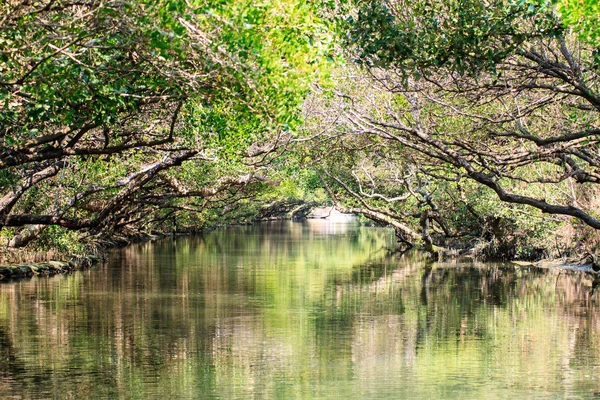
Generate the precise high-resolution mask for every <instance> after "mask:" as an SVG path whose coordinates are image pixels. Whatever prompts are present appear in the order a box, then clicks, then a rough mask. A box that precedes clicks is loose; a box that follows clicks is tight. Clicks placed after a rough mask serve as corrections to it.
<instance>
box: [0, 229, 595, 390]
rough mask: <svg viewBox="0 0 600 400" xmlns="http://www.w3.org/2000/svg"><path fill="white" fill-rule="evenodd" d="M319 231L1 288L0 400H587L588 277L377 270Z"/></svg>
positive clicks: (372, 244) (218, 240)
mask: <svg viewBox="0 0 600 400" xmlns="http://www.w3.org/2000/svg"><path fill="white" fill-rule="evenodd" d="M393 244H394V242H393V235H392V234H391V232H390V231H389V230H386V229H382V228H367V227H359V226H358V225H356V224H355V223H333V222H326V221H322V220H318V221H308V222H306V223H293V222H281V223H271V224H264V225H260V226H252V227H238V228H229V229H221V230H216V231H212V232H209V233H206V234H204V235H203V236H197V237H193V238H179V239H177V240H175V241H173V240H164V241H160V242H156V243H146V244H141V245H135V246H131V247H129V248H126V249H123V250H119V251H115V252H114V254H112V256H111V259H110V262H109V263H107V264H106V265H103V266H99V267H97V268H94V269H92V270H89V271H84V272H78V273H73V274H71V275H67V276H60V277H53V278H34V279H31V280H26V281H21V282H11V283H5V284H1V285H0V398H3V399H4V398H25V399H30V398H48V399H70V398H72V399H86V398H90V399H100V398H125V399H136V398H139V399H150V398H152V399H155V398H158V399H164V400H167V399H176V398H185V399H213V398H219V399H236V398H240V399H249V398H252V399H269V398H275V399H300V398H301V399H320V398H330V399H396V398H408V399H433V398H461V399H464V398H486V399H487V398H507V399H508V398H511V399H512V398H533V397H538V398H586V397H587V398H594V397H598V396H599V395H600V379H599V378H600V376H599V372H600V317H599V316H598V307H599V304H598V294H597V293H595V289H594V285H595V284H594V282H593V280H592V279H591V278H590V277H589V276H586V275H582V274H575V273H566V272H562V273H559V272H558V271H551V270H540V269H534V268H529V269H527V268H521V267H514V266H510V265H504V266H502V265H484V264H477V265H469V264H435V265H430V266H427V265H425V263H423V262H422V261H421V260H420V259H419V257H418V255H412V256H408V257H406V256H405V257H398V256H394V255H393V254H390V252H389V249H390V248H392V247H393Z"/></svg>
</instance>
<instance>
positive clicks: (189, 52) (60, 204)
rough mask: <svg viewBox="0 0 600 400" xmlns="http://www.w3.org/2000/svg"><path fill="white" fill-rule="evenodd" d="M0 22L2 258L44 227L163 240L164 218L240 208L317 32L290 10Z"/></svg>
mask: <svg viewBox="0 0 600 400" xmlns="http://www.w3.org/2000/svg"><path fill="white" fill-rule="evenodd" d="M0 7H1V14H0V15H2V17H1V20H0V59H1V60H2V63H1V64H0V103H1V104H2V109H1V111H2V112H1V113H0V135H1V139H2V143H1V148H0V179H1V182H2V187H3V191H2V194H1V195H2V197H1V198H0V216H1V218H0V223H1V224H2V226H3V227H17V229H16V230H15V229H8V230H7V229H6V228H5V229H4V230H3V231H2V232H3V235H4V236H5V237H6V238H7V239H6V240H8V243H9V244H10V245H11V246H23V245H25V244H27V243H28V242H29V241H30V240H31V239H34V238H37V237H38V236H39V235H40V234H42V233H43V231H44V230H45V229H46V227H47V226H54V227H60V228H61V229H68V230H84V231H86V232H89V233H91V234H93V235H94V234H97V233H102V234H106V233H110V232H119V231H127V230H132V229H133V230H134V231H135V230H139V229H144V230H147V231H149V230H151V229H153V227H156V228H160V227H162V228H160V229H162V230H165V229H167V230H168V229H172V228H174V227H176V226H177V224H178V222H177V220H176V218H177V217H178V216H179V217H180V220H181V222H179V223H180V224H181V223H183V224H189V225H193V226H202V225H203V223H204V221H203V219H206V218H210V214H211V212H212V211H211V210H219V209H223V207H227V206H230V205H231V204H233V203H235V202H236V201H239V200H240V199H243V198H246V197H248V196H252V195H253V194H255V193H256V191H257V190H259V189H260V188H261V187H263V186H264V185H265V184H268V183H269V180H268V179H267V177H265V176H264V174H263V172H262V170H264V169H265V168H266V166H267V165H268V163H269V162H270V160H271V153H273V151H274V149H275V148H276V147H277V145H278V144H280V143H283V142H285V141H286V140H288V136H289V133H290V132H291V131H292V130H293V129H294V128H295V127H296V126H297V125H298V124H299V123H300V119H299V116H300V113H299V112H298V110H299V106H300V105H301V104H302V101H303V98H304V94H305V93H306V91H307V90H308V85H309V84H310V83H312V82H315V81H317V80H318V79H319V77H320V75H321V74H320V73H321V68H322V65H323V61H324V57H326V55H327V54H326V53H327V46H328V44H327V36H328V33H327V31H326V30H325V28H324V24H323V23H322V22H321V21H320V20H319V19H318V18H317V16H316V15H315V13H314V8H313V7H312V6H310V5H307V4H305V3H304V2H301V1H288V2H283V3H267V4H255V3H254V2H251V1H245V0H231V1H224V2H212V1H202V0H198V1H193V2H179V1H168V0H164V1H163V0H156V1H154V0H147V1H146V0H132V1H126V2H116V1H108V2H105V1H97V0H86V1H70V0H65V1H50V0H49V1H43V2H35V3H31V2H17V1H15V2H13V1H9V2H4V3H3V4H2V6H0ZM217 213H218V212H217ZM173 225H174V226H173ZM24 226H25V227H26V228H25V229H21V228H20V227H24ZM169 227H171V228H169ZM56 234H57V232H53V235H52V236H53V237H54V236H56Z"/></svg>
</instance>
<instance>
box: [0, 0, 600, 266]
mask: <svg viewBox="0 0 600 400" xmlns="http://www.w3.org/2000/svg"><path fill="white" fill-rule="evenodd" d="M0 9H1V11H2V13H1V14H0V15H2V17H1V20H0V59H1V60H2V63H1V64H0V104H1V107H2V111H1V112H0V135H1V139H2V143H1V147H0V182H2V185H1V186H2V190H3V191H2V193H1V194H0V196H1V197H0V223H1V225H2V230H1V231H0V232H1V235H2V237H3V238H4V239H5V241H6V243H8V244H9V245H10V246H15V247H18V246H24V245H26V244H27V243H29V242H30V241H31V240H34V239H39V240H40V241H42V242H44V241H46V242H48V243H49V245H50V246H56V245H57V242H56V240H55V239H56V238H64V237H67V238H70V237H75V236H72V235H75V234H74V233H73V232H75V231H78V232H79V233H77V234H76V238H77V240H79V239H81V237H83V236H88V237H90V238H94V237H101V236H102V237H106V236H110V235H115V234H118V235H121V234H122V235H125V236H127V235H131V234H135V232H140V231H145V232H151V231H153V230H157V231H163V232H164V231H174V230H181V229H186V230H190V229H191V230H193V229H197V228H201V227H205V226H208V225H211V224H214V223H222V222H225V221H240V220H245V219H248V218H249V219H251V218H253V217H255V216H260V215H271V214H272V213H271V212H270V211H265V207H267V208H268V207H276V208H277V207H278V208H282V207H283V208H286V207H289V208H294V207H295V209H296V210H298V207H301V206H302V204H304V203H310V204H317V203H319V204H327V203H329V204H331V203H332V204H335V205H336V206H337V207H338V208H339V209H340V210H345V211H347V212H353V213H357V214H361V215H364V216H366V217H367V218H369V219H372V220H375V221H378V222H379V223H382V224H390V225H391V226H393V227H394V228H395V229H396V232H397V236H398V238H399V239H400V240H401V241H402V242H403V243H405V244H407V245H408V246H412V245H414V244H417V243H420V244H423V245H424V247H425V248H426V249H428V250H429V251H431V252H432V253H437V252H439V251H441V250H440V249H442V248H447V247H463V248H464V247H471V248H472V247H473V246H475V247H477V245H478V243H479V244H481V243H486V244H487V245H485V246H483V247H486V246H487V247H486V248H488V249H491V250H489V252H490V253H496V254H502V256H505V257H514V256H528V257H529V256H531V257H534V256H537V255H539V254H538V253H539V251H538V250H539V249H540V248H544V247H545V248H547V247H548V245H547V238H548V237H556V235H562V236H561V238H562V239H561V240H562V242H561V246H563V247H565V248H567V247H568V248H574V247H577V246H578V245H580V244H581V243H583V242H585V246H587V247H589V246H595V245H597V243H595V242H594V240H591V239H590V240H588V239H582V242H581V241H580V238H591V237H593V236H594V235H595V232H597V230H598V229H600V209H599V208H598V207H599V204H600V200H599V199H600V197H599V196H598V183H600V175H599V174H600V172H599V170H598V169H599V167H600V153H599V151H598V148H599V147H598V146H599V139H600V138H599V135H600V127H599V126H598V111H599V110H600V94H599V87H598V85H599V76H598V74H599V71H600V69H599V60H600V58H599V56H598V46H599V44H600V43H599V40H600V39H599V36H598V29H597V27H596V24H595V21H596V20H597V16H598V5H597V4H596V2H594V1H590V0H556V1H554V0H491V1H488V2H480V1H474V0H444V1H442V0H420V1H417V2H408V1H404V0H388V1H383V0H381V1H363V0H344V1H340V2H327V1H325V2H323V1H314V2H313V1H300V0H289V1H267V2H263V3H255V2H252V1H248V0H226V1H220V2H214V1H208V0H194V1H175V0H173V1H169V0H129V1H125V2H116V1H99V0H85V1H73V0H60V1H59V0H45V1H41V2H35V3H31V2H17V1H8V2H4V3H3V4H2V5H0ZM53 240H54V242H53ZM61 240H63V239H61ZM544 241H545V242H546V243H544ZM63 242H64V240H63Z"/></svg>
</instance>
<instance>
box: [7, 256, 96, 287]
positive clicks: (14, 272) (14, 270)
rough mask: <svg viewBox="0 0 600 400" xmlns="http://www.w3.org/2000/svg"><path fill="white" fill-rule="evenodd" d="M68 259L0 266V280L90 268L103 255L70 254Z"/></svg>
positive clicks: (50, 274)
mask: <svg viewBox="0 0 600 400" xmlns="http://www.w3.org/2000/svg"><path fill="white" fill-rule="evenodd" d="M70 258H71V259H70V260H68V261H57V260H50V261H47V262H41V263H24V264H20V265H8V266H0V281H6V280H11V279H22V278H30V277H33V276H36V275H39V276H53V275H58V274H64V273H67V272H72V271H77V270H83V269H87V268H90V267H91V266H93V265H94V264H97V263H99V262H101V261H103V260H104V257H103V256H99V255H87V256H72V257H70Z"/></svg>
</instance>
